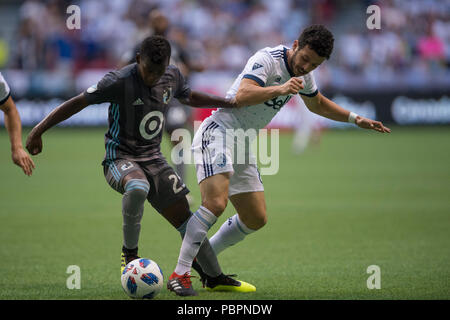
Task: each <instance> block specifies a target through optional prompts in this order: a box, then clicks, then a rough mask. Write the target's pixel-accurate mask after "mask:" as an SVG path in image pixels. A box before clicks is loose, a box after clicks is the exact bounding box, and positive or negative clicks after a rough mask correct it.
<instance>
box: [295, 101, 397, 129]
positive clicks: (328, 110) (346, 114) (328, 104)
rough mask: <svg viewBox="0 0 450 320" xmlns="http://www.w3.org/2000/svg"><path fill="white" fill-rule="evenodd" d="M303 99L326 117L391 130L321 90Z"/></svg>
mask: <svg viewBox="0 0 450 320" xmlns="http://www.w3.org/2000/svg"><path fill="white" fill-rule="evenodd" d="M302 99H303V101H304V102H305V104H306V106H307V107H308V109H309V110H310V111H312V112H314V113H317V114H318V115H320V116H323V117H325V118H328V119H331V120H335V121H341V122H352V123H355V124H356V125H357V126H358V127H360V128H364V129H371V130H375V131H378V132H381V133H390V132H391V129H389V128H388V127H385V126H384V125H383V124H382V123H381V122H380V121H375V120H372V119H368V118H364V117H361V116H359V115H356V114H354V113H353V112H350V111H348V110H345V109H344V108H342V107H340V106H339V105H338V104H336V103H334V102H333V101H331V100H330V99H328V98H326V97H325V96H323V95H322V94H321V93H320V92H319V93H318V94H317V95H316V96H314V97H307V96H302Z"/></svg>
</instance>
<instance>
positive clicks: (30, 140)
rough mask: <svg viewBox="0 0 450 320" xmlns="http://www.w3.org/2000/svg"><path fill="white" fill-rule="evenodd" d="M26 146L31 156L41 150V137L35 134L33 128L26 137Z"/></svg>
mask: <svg viewBox="0 0 450 320" xmlns="http://www.w3.org/2000/svg"><path fill="white" fill-rule="evenodd" d="M26 148H27V150H28V152H29V153H30V154H32V155H33V156H35V155H37V154H38V153H40V152H41V151H42V138H41V135H40V134H37V133H36V132H35V131H34V130H31V132H30V134H29V135H28V137H27V142H26Z"/></svg>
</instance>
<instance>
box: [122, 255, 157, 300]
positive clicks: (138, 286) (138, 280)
mask: <svg viewBox="0 0 450 320" xmlns="http://www.w3.org/2000/svg"><path fill="white" fill-rule="evenodd" d="M121 281H122V288H123V290H124V291H125V293H126V294H127V295H129V296H130V297H131V298H134V299H152V298H154V297H155V296H156V295H157V294H158V293H159V292H160V291H161V288H162V287H163V282H164V278H163V273H162V271H161V268H160V267H159V266H158V264H157V263H156V262H155V261H153V260H150V259H145V258H139V259H136V260H133V261H131V262H130V263H128V264H127V265H126V267H125V269H124V270H123V272H122V276H121Z"/></svg>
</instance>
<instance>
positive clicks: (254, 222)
mask: <svg viewBox="0 0 450 320" xmlns="http://www.w3.org/2000/svg"><path fill="white" fill-rule="evenodd" d="M239 218H240V219H241V220H242V222H243V223H244V224H245V225H246V226H247V227H248V228H250V229H252V230H259V229H261V228H262V227H264V226H265V225H266V224H267V215H266V214H265V213H264V214H263V213H261V214H258V215H252V216H246V217H243V216H242V217H241V216H239Z"/></svg>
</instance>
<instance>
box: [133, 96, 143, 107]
mask: <svg viewBox="0 0 450 320" xmlns="http://www.w3.org/2000/svg"><path fill="white" fill-rule="evenodd" d="M143 104H144V102H142V100H141V98H137V99H136V101H135V102H133V106H141V105H143Z"/></svg>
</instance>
